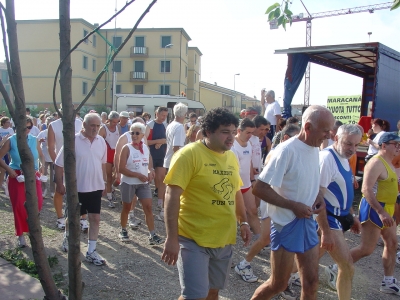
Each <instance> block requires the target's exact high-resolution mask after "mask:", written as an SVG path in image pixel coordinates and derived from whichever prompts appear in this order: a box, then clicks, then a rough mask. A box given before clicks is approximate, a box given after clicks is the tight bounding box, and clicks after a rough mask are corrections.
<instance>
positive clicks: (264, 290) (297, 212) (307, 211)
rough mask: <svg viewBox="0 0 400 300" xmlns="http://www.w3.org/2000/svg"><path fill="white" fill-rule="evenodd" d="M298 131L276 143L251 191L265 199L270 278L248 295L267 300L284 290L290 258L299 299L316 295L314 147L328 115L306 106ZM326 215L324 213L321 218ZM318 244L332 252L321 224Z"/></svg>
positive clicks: (319, 202)
mask: <svg viewBox="0 0 400 300" xmlns="http://www.w3.org/2000/svg"><path fill="white" fill-rule="evenodd" d="M302 119H303V122H302V127H301V130H300V133H299V134H298V135H297V136H295V137H293V138H291V139H288V140H287V141H285V142H283V143H281V144H279V145H278V146H277V147H276V149H275V150H274V151H273V152H272V154H271V158H270V159H269V161H268V163H267V165H266V166H265V167H264V169H263V171H262V173H261V174H260V176H259V178H258V180H257V182H256V184H255V186H254V188H253V194H254V195H256V196H257V197H259V198H260V199H262V201H265V202H267V211H266V214H267V215H268V216H269V217H270V218H271V220H272V222H271V276H270V278H269V279H268V280H267V281H266V282H265V283H263V284H262V285H261V286H259V287H258V288H257V290H256V291H255V293H254V295H253V297H252V299H254V300H256V299H257V300H260V299H271V298H272V297H274V296H275V295H277V294H278V293H280V292H282V291H284V290H285V289H286V288H287V283H288V281H289V278H290V273H291V271H292V267H293V261H294V257H295V256H296V258H297V263H298V265H299V270H300V279H301V283H302V287H301V293H302V299H316V293H317V289H318V252H319V240H318V235H317V231H316V223H315V221H314V219H313V214H319V213H322V214H324V215H325V214H326V210H325V202H324V198H323V196H322V194H321V193H320V191H319V181H320V173H319V157H318V155H319V150H318V147H319V145H321V143H322V141H323V140H324V139H327V138H329V130H331V129H332V128H333V123H334V118H333V115H332V113H331V112H330V111H329V110H328V109H327V108H325V107H322V106H318V105H312V106H310V107H308V108H307V110H306V111H305V112H304V114H303V118H302ZM325 219H326V217H325ZM321 228H322V233H321V243H322V247H324V248H326V249H327V250H329V251H330V250H332V248H333V244H332V240H331V238H330V232H329V230H325V228H326V226H325V225H324V226H322V227H321Z"/></svg>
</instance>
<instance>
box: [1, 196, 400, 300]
mask: <svg viewBox="0 0 400 300" xmlns="http://www.w3.org/2000/svg"><path fill="white" fill-rule="evenodd" d="M153 204H154V205H155V204H156V200H155V199H154V200H153ZM120 210H121V205H120V204H119V203H118V204H116V208H114V209H110V208H108V207H107V203H106V201H105V200H103V203H102V212H101V219H102V220H101V225H100V236H99V241H98V246H97V251H98V253H99V254H100V255H102V256H103V257H104V258H105V259H106V260H107V265H106V266H101V267H97V266H94V265H92V264H90V263H88V262H86V261H85V259H84V253H85V252H86V249H87V234H82V235H81V252H82V256H81V257H82V275H83V281H84V282H85V284H86V287H85V291H84V299H93V300H94V299H96V300H97V299H113V300H117V299H137V300H142V299H143V300H144V299H155V300H164V299H165V300H170V299H171V300H172V299H177V298H178V296H179V294H180V287H179V279H178V272H177V269H176V267H170V266H167V265H165V264H164V263H163V262H162V261H161V259H160V257H161V253H162V249H163V248H162V246H154V247H151V246H149V245H148V241H147V234H148V232H147V227H146V225H144V215H143V211H142V209H141V207H140V206H139V205H138V207H137V209H136V216H137V217H139V218H140V219H141V220H142V225H141V226H140V227H139V229H138V230H131V229H129V237H130V242H127V243H124V242H121V241H120V240H119V238H118V232H119V213H120ZM157 213H158V212H157V211H156V210H155V209H154V214H157ZM41 218H42V224H43V227H42V228H43V239H44V243H45V246H46V248H47V252H48V255H50V256H54V255H55V256H57V257H58V259H59V264H58V265H57V266H56V267H54V269H53V270H54V273H55V274H62V275H63V276H64V281H63V284H62V288H64V289H65V288H66V287H67V283H66V281H67V272H68V271H67V254H66V253H64V252H62V251H61V249H60V245H61V240H62V232H61V231H59V230H57V229H56V226H55V211H54V207H53V204H52V200H51V199H49V198H46V199H45V200H44V205H43V210H42V212H41ZM0 220H1V223H0V251H4V250H6V249H13V248H15V246H16V238H15V236H14V225H13V224H14V223H13V222H14V221H13V215H12V211H11V205H10V202H9V199H8V197H5V195H4V193H2V192H1V193H0ZM155 223H156V232H157V233H159V234H160V236H162V237H163V238H165V228H164V223H163V222H160V221H157V220H156V221H155ZM346 239H347V241H348V243H349V245H350V247H353V246H355V245H357V244H358V243H359V242H360V237H359V236H358V235H354V234H352V233H346ZM28 244H29V239H28ZM246 251H247V250H246V249H245V248H243V246H242V242H241V241H240V239H238V243H237V244H236V246H235V253H234V262H236V263H238V262H239V261H240V260H242V259H243V257H244V255H245V253H246ZM23 252H24V253H25V254H26V255H27V256H29V257H30V258H32V255H31V248H30V247H27V248H25V249H23ZM381 253H382V247H377V248H376V249H375V251H374V253H373V254H372V255H371V256H370V257H368V258H365V259H363V260H361V261H359V262H358V263H357V264H356V265H355V276H354V280H353V298H352V299H357V300H358V299H371V300H372V299H374V300H377V299H382V300H383V299H396V298H397V297H396V296H394V295H386V294H382V293H380V292H379V286H380V282H381V280H382V276H383V270H382V265H381V258H380V256H381ZM269 258H270V253H269V251H265V252H262V253H260V254H259V255H258V256H256V257H255V259H254V261H253V263H252V266H253V269H254V274H255V275H257V276H259V282H258V283H246V282H244V281H242V280H241V279H240V278H239V276H238V275H237V274H236V273H235V272H234V270H233V269H232V270H231V272H230V275H229V277H230V278H229V286H228V288H227V289H226V290H224V291H221V292H220V299H222V300H228V299H229V300H243V299H250V297H251V295H252V294H253V292H254V290H255V289H256V288H257V287H258V286H259V284H260V283H261V282H264V281H265V280H267V279H268V277H269V274H270V262H269ZM331 263H332V259H331V258H330V257H329V255H325V256H324V257H323V258H322V259H321V261H320V285H319V289H318V299H337V295H336V292H334V291H332V290H331V289H329V287H328V286H327V284H326V277H325V274H324V272H323V269H322V267H321V266H325V265H328V264H331ZM395 276H396V277H397V278H400V272H399V269H398V268H397V267H396V271H395ZM295 290H296V291H297V292H299V291H300V289H299V288H297V289H295ZM276 299H280V298H279V297H277V298H276Z"/></svg>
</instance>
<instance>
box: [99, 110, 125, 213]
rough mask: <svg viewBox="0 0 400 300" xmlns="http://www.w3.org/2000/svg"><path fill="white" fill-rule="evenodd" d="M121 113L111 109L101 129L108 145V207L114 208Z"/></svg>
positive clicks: (100, 131)
mask: <svg viewBox="0 0 400 300" xmlns="http://www.w3.org/2000/svg"><path fill="white" fill-rule="evenodd" d="M119 118H120V117H119V114H118V113H117V112H116V111H111V112H110V114H109V115H108V120H107V123H106V124H105V125H104V126H102V127H101V128H100V130H99V135H100V136H102V137H103V138H104V140H105V141H106V145H107V163H106V173H107V200H108V207H110V208H114V207H115V204H114V201H116V199H115V196H114V191H113V187H112V183H113V182H114V174H113V169H114V154H115V147H116V146H117V142H118V139H119V136H120V135H121V127H120V126H119V124H118V123H119Z"/></svg>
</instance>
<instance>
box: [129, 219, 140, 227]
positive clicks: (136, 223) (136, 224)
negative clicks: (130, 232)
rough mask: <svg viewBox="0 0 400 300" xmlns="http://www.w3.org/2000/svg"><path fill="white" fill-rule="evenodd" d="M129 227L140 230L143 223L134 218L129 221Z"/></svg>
mask: <svg viewBox="0 0 400 300" xmlns="http://www.w3.org/2000/svg"><path fill="white" fill-rule="evenodd" d="M128 223H129V227H130V228H132V229H138V228H139V225H140V224H142V221H140V219H136V218H132V219H129V222H128Z"/></svg>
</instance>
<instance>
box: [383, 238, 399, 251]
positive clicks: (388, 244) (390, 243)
mask: <svg viewBox="0 0 400 300" xmlns="http://www.w3.org/2000/svg"><path fill="white" fill-rule="evenodd" d="M384 244H385V248H387V249H388V250H389V251H396V250H397V239H396V236H392V237H389V238H386V239H385V240H384Z"/></svg>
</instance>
